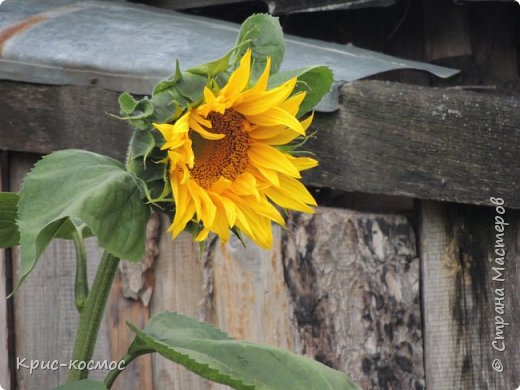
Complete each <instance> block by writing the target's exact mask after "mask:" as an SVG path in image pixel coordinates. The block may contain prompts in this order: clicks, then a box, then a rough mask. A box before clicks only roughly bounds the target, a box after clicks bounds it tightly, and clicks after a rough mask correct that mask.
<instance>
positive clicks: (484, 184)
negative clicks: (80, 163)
mask: <svg viewBox="0 0 520 390" xmlns="http://www.w3.org/2000/svg"><path fill="white" fill-rule="evenodd" d="M341 95H342V96H341V99H342V104H341V108H340V110H339V111H338V112H337V113H334V114H320V115H318V116H317V118H316V120H315V122H314V129H317V130H319V133H318V134H319V135H318V137H317V138H316V139H315V140H313V141H312V142H309V143H308V144H307V145H306V146H308V148H309V149H310V150H313V151H314V152H315V153H316V154H317V156H318V158H319V160H320V166H319V167H318V168H317V169H315V170H313V171H311V172H309V173H308V174H307V175H306V176H305V178H304V180H305V181H306V182H307V184H311V185H314V186H317V187H332V188H336V189H340V190H344V191H359V192H367V193H377V194H386V195H404V196H408V197H415V198H422V199H434V200H446V201H454V202H460V203H476V204H487V203H488V199H489V196H491V195H492V194H493V193H494V192H495V191H496V192H497V193H501V194H503V196H504V198H506V201H507V203H508V205H509V207H511V208H520V194H519V193H518V191H516V190H515V186H516V185H518V178H519V177H520V164H515V163H514V162H515V161H517V160H518V153H517V150H518V148H519V145H518V140H519V139H520V113H519V110H518V106H519V102H518V100H517V99H514V98H509V97H499V96H490V95H484V94H478V93H472V92H467V91H460V90H443V89H435V88H422V87H418V86H411V85H404V84H398V83H385V82H378V81H363V82H356V83H352V84H349V85H346V86H344V87H343V88H342V89H341ZM0 96H2V98H1V99H5V101H6V104H2V105H0V129H2V130H1V131H0V145H2V148H7V149H10V150H22V151H33V152H41V153H47V152H50V151H53V150H56V149H61V148H70V147H80V148H84V149H89V150H93V151H97V152H100V153H106V154H108V155H110V156H112V157H116V158H123V156H124V155H125V152H126V145H127V140H128V137H129V135H130V130H129V129H128V128H127V127H126V124H124V123H123V122H120V121H117V120H114V119H113V118H111V117H109V116H105V115H99V112H103V111H112V112H115V110H117V108H116V107H114V104H115V102H116V100H117V94H116V93H114V92H109V91H104V90H102V89H99V88H95V87H89V88H87V87H72V86H63V87H56V86H53V87H51V86H34V85H22V84H19V83H9V82H4V81H2V82H0ZM78 96H82V97H81V98H80V97H78ZM89 97H90V98H89ZM28 102H29V103H28ZM28 104H30V106H31V107H32V109H31V110H27V106H28ZM2 110H4V111H2ZM12 134H18V135H19V136H17V137H13V136H12ZM331 140H334V141H335V142H331Z"/></svg>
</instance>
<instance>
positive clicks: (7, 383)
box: [0, 158, 13, 388]
mask: <svg viewBox="0 0 520 390" xmlns="http://www.w3.org/2000/svg"><path fill="white" fill-rule="evenodd" d="M6 162H7V161H6V160H5V159H2V158H0V191H7V188H3V186H2V185H3V183H4V180H5V179H3V178H2V173H3V172H5V169H6V168H7V167H5V166H4V164H6ZM7 260H8V259H7V258H6V257H5V251H4V250H3V249H0V357H1V358H0V386H3V387H4V388H11V387H13V386H12V385H13V383H12V382H11V373H10V370H9V364H10V362H9V346H8V345H9V344H8V337H9V329H8V325H7V324H8V322H7V316H8V315H7V310H8V309H7V288H8V287H7V278H8V275H7V264H6V261H7Z"/></svg>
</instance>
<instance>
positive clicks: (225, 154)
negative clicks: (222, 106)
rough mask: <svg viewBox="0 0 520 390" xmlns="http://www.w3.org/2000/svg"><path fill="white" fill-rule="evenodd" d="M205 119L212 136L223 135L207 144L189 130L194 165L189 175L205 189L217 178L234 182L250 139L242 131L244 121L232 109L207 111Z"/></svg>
mask: <svg viewBox="0 0 520 390" xmlns="http://www.w3.org/2000/svg"><path fill="white" fill-rule="evenodd" d="M207 119H209V121H210V122H211V126H212V127H211V129H208V131H210V132H212V133H220V134H225V135H226V136H225V137H224V138H222V139H220V140H217V141H209V140H206V139H203V138H202V137H200V136H199V135H198V134H197V133H195V132H194V131H191V132H190V133H191V134H190V137H191V138H192V140H193V151H194V153H195V164H194V166H193V168H192V169H191V176H192V178H193V179H195V181H196V182H197V183H198V184H199V185H200V186H201V187H202V188H206V189H207V188H209V187H210V186H211V185H212V184H213V183H214V182H216V181H217V180H218V179H219V178H220V177H221V176H223V177H225V178H226V179H229V180H234V179H235V178H236V177H237V176H238V175H240V174H241V173H243V172H244V171H245V170H246V167H247V164H248V162H249V159H248V157H247V151H248V149H249V145H250V144H251V140H250V138H249V134H248V133H247V132H246V131H245V129H244V126H245V123H246V122H245V118H244V116H243V115H242V114H240V113H238V112H236V111H235V110H233V109H228V110H226V111H225V112H224V114H219V113H218V112H214V111H213V112H210V113H209V114H208V116H207Z"/></svg>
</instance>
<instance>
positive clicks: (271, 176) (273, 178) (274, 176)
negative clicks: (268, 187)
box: [256, 167, 280, 187]
mask: <svg viewBox="0 0 520 390" xmlns="http://www.w3.org/2000/svg"><path fill="white" fill-rule="evenodd" d="M256 168H257V169H258V172H259V173H260V174H261V175H262V176H263V177H264V178H265V179H266V180H267V181H269V182H270V183H271V184H272V185H274V186H276V187H278V186H279V185H280V179H279V178H278V173H277V172H276V171H274V170H272V169H269V168H263V167H256Z"/></svg>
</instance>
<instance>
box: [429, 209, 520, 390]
mask: <svg viewBox="0 0 520 390" xmlns="http://www.w3.org/2000/svg"><path fill="white" fill-rule="evenodd" d="M506 206H507V203H506ZM497 216H498V217H502V218H503V219H504V220H505V221H506V223H508V224H509V225H503V226H502V228H505V229H504V230H503V232H504V236H501V237H500V239H501V240H503V241H502V243H501V244H502V245H503V248H502V249H504V250H505V252H506V256H505V259H504V261H503V265H501V264H500V263H502V260H500V259H499V260H496V259H497V258H500V257H502V255H503V254H502V253H500V251H501V247H496V246H495V244H496V240H497V239H498V238H499V237H498V236H497V234H501V233H499V231H500V230H501V229H502V228H501V227H500V226H498V228H497V229H498V231H497V230H495V217H497ZM519 217H520V214H519V213H518V212H515V211H512V210H509V209H506V212H505V214H504V215H499V214H497V213H496V212H495V209H494V208H488V207H485V208H484V207H480V208H477V207H473V206H463V205H449V204H440V203H437V202H421V223H420V250H421V261H422V267H421V269H422V297H423V302H424V310H423V313H424V339H425V347H424V348H425V350H424V351H425V354H424V355H425V371H426V386H427V388H431V389H462V390H465V389H468V390H469V389H471V390H473V389H497V390H498V389H514V388H516V387H517V386H518V384H519V383H520V372H519V371H518V367H519V365H520V346H519V345H518V343H517V342H516V340H518V337H519V335H520V324H519V323H518V318H520V313H519V307H520V294H519V293H520V288H519V287H518V286H519V282H520V265H519V264H518V259H519V256H520V253H519V249H518V248H519V242H520V241H519V240H520V218H519ZM497 249H498V252H496V250H497ZM493 267H496V268H495V270H493ZM493 278H495V280H494V279H493ZM502 321H503V322H506V323H508V324H509V325H503V326H502V325H500V322H502ZM500 337H504V339H503V340H501V339H500ZM494 341H496V342H497V344H496V346H497V347H498V348H499V349H502V348H503V347H505V350H504V351H499V350H496V349H495V348H494V347H493V342H494ZM502 342H503V344H502ZM495 359H498V360H499V361H500V363H498V362H496V361H495ZM500 364H501V365H502V366H503V371H502V372H497V371H495V370H494V369H493V366H494V367H496V368H498V367H499V366H500Z"/></svg>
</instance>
